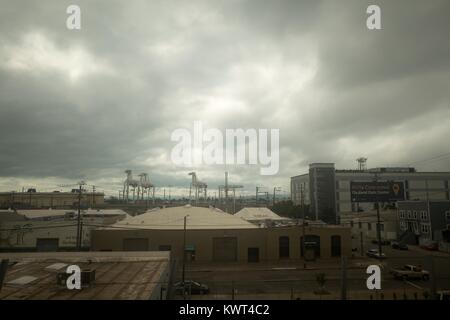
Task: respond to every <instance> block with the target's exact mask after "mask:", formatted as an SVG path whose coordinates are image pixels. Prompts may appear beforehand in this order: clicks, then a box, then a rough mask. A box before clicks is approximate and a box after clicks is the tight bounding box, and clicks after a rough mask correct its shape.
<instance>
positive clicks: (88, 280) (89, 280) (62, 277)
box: [56, 269, 95, 288]
mask: <svg viewBox="0 0 450 320" xmlns="http://www.w3.org/2000/svg"><path fill="white" fill-rule="evenodd" d="M69 276H71V274H70V273H66V272H59V273H58V274H57V278H56V281H57V284H58V285H59V286H64V287H65V286H67V278H69ZM94 283H95V269H83V270H81V287H83V288H88V287H91V286H93V285H94Z"/></svg>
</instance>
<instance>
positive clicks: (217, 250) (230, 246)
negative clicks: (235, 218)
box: [213, 237, 237, 262]
mask: <svg viewBox="0 0 450 320" xmlns="http://www.w3.org/2000/svg"><path fill="white" fill-rule="evenodd" d="M213 260H214V261H223V262H231V261H236V260H237V238H231V237H226V238H214V239H213Z"/></svg>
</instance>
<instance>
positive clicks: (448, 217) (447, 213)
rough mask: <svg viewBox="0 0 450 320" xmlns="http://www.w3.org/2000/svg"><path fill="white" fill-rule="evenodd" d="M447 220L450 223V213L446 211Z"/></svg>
mask: <svg viewBox="0 0 450 320" xmlns="http://www.w3.org/2000/svg"><path fill="white" fill-rule="evenodd" d="M445 219H447V220H448V221H450V211H445Z"/></svg>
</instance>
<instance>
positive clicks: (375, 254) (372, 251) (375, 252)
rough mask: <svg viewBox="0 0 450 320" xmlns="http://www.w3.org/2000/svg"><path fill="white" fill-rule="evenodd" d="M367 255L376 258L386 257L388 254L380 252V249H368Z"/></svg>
mask: <svg viewBox="0 0 450 320" xmlns="http://www.w3.org/2000/svg"><path fill="white" fill-rule="evenodd" d="M366 255H367V256H368V257H370V258H375V259H386V255H385V254H384V253H381V255H380V253H379V252H378V249H370V250H367V252H366Z"/></svg>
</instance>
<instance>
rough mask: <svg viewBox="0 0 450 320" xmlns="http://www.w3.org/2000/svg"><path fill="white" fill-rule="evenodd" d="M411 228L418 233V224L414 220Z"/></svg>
mask: <svg viewBox="0 0 450 320" xmlns="http://www.w3.org/2000/svg"><path fill="white" fill-rule="evenodd" d="M413 230H414V232H415V233H419V224H418V223H417V222H416V221H414V222H413Z"/></svg>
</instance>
